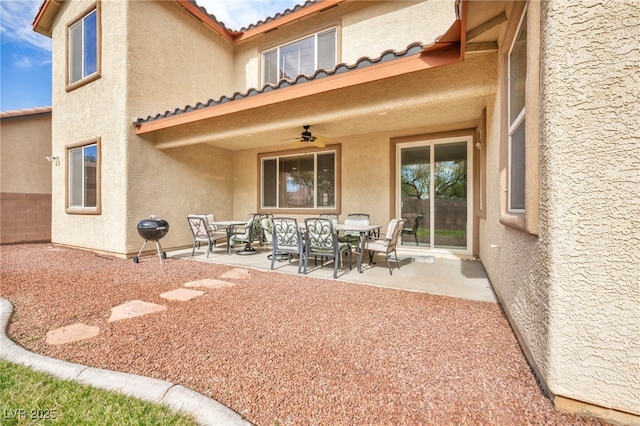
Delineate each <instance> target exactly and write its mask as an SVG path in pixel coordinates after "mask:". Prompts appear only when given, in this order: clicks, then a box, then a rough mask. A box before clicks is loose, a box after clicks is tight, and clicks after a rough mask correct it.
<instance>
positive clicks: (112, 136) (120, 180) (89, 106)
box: [51, 1, 127, 253]
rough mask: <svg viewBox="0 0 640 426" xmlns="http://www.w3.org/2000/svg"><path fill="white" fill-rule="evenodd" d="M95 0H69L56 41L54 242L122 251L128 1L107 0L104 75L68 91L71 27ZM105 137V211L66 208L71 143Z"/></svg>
mask: <svg viewBox="0 0 640 426" xmlns="http://www.w3.org/2000/svg"><path fill="white" fill-rule="evenodd" d="M93 4H95V3H94V2H89V1H73V2H65V3H64V4H63V5H62V6H61V8H60V13H59V15H58V16H57V18H56V19H57V22H58V24H57V25H56V26H55V28H54V32H53V36H52V40H53V45H52V49H53V66H52V68H53V82H52V87H53V93H52V98H53V105H55V107H54V108H55V112H54V114H53V130H52V135H53V151H54V152H59V153H60V154H61V166H60V167H55V168H54V169H53V199H52V221H53V223H52V236H51V238H52V242H54V243H60V244H65V245H72V246H80V247H86V248H91V249H98V250H102V251H107V252H116V253H118V252H122V251H123V248H124V245H123V244H124V228H125V227H126V218H125V214H124V210H125V208H126V205H125V204H124V203H123V195H124V194H125V191H126V171H125V170H126V169H125V167H124V164H125V161H124V159H125V158H126V157H125V156H126V150H125V144H124V141H125V140H126V139H127V130H126V126H125V121H126V120H127V118H126V117H125V116H124V115H123V111H125V104H126V96H125V93H126V78H125V74H124V70H126V68H127V55H126V50H125V49H121V48H120V46H124V45H126V34H127V25H126V23H127V20H126V19H124V17H125V16H126V7H127V3H126V2H107V1H104V2H101V11H100V16H101V18H100V22H101V34H102V36H101V39H102V43H101V55H100V58H101V71H100V74H101V78H99V79H97V80H95V81H92V82H90V83H88V84H86V85H83V86H80V87H77V88H76V89H74V90H71V91H69V92H67V91H66V90H65V87H66V84H65V82H66V78H67V60H68V58H67V53H66V50H67V47H66V43H67V34H66V32H67V27H68V25H70V24H72V23H73V22H75V20H76V19H79V18H81V17H82V16H83V14H84V13H86V12H88V11H89V8H90V7H91V6H92V5H93ZM98 139H99V140H100V144H101V178H102V196H101V202H102V213H101V214H100V215H84V214H68V213H67V212H66V205H65V204H66V203H65V195H66V173H67V160H68V158H67V150H66V148H67V147H68V146H69V145H72V144H77V143H80V142H84V141H90V140H98Z"/></svg>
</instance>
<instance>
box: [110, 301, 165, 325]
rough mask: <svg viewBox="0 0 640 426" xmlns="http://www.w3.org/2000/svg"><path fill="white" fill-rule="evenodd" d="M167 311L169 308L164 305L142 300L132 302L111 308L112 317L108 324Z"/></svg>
mask: <svg viewBox="0 0 640 426" xmlns="http://www.w3.org/2000/svg"><path fill="white" fill-rule="evenodd" d="M166 309H167V307H166V306H164V305H157V304H155V303H148V302H143V301H142V300H132V301H131V302H127V303H124V304H122V305H119V306H115V307H113V308H111V316H110V317H109V319H108V320H107V322H114V321H119V320H123V319H129V318H135V317H140V316H142V315H148V314H153V313H156V312H160V311H164V310H166Z"/></svg>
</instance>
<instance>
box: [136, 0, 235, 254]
mask: <svg viewBox="0 0 640 426" xmlns="http://www.w3.org/2000/svg"><path fill="white" fill-rule="evenodd" d="M129 19H130V24H129V25H130V27H129V35H128V44H127V46H128V58H129V59H128V60H129V67H128V72H127V79H128V84H127V87H128V92H127V100H128V101H127V117H129V118H131V121H129V122H128V123H125V126H126V128H127V138H128V141H127V143H126V152H127V157H128V158H130V159H132V161H130V162H128V180H127V188H128V189H127V211H126V218H127V219H126V222H127V227H126V232H127V235H126V241H127V246H126V252H127V253H135V252H137V251H138V250H139V249H140V246H141V244H142V240H141V238H140V237H139V236H138V234H137V230H136V227H135V225H136V224H137V222H138V221H140V220H141V219H143V218H145V217H147V216H149V215H150V214H155V215H156V216H157V217H159V218H162V219H165V220H167V221H168V222H169V225H170V231H169V234H168V235H167V236H166V237H165V238H164V239H163V240H162V241H161V243H162V245H163V247H167V248H169V247H175V246H181V245H185V244H190V243H191V242H192V240H193V238H192V236H191V233H190V230H189V227H188V224H187V219H186V217H187V215H188V214H190V213H214V214H215V215H216V218H217V219H229V218H230V217H231V203H232V200H231V198H232V197H231V190H232V185H231V156H230V153H229V152H228V151H226V150H223V149H218V148H214V147H212V146H209V145H195V146H191V147H188V148H186V149H183V150H167V151H163V152H161V151H158V150H157V149H156V148H155V147H154V144H153V138H146V139H145V138H141V137H138V136H136V135H135V134H134V131H135V128H134V126H133V124H132V121H133V119H134V118H135V117H146V115H147V114H150V113H151V114H153V113H154V112H159V111H165V110H167V109H169V110H173V109H174V108H176V107H184V106H185V105H187V104H189V105H193V106H195V105H196V103H197V102H205V103H206V102H207V101H208V99H210V98H216V99H217V98H218V97H219V96H220V95H222V94H228V93H230V92H231V88H232V85H231V81H232V76H233V70H232V67H233V62H232V48H231V45H230V44H229V43H228V42H226V41H225V40H223V39H222V38H221V37H220V36H219V35H217V34H216V33H215V32H214V31H212V30H211V29H209V28H207V27H206V26H204V25H202V24H201V23H200V22H198V21H197V20H196V19H195V18H194V17H193V16H191V15H190V14H188V13H187V12H186V11H185V10H183V9H182V8H181V7H179V6H178V5H177V4H176V3H175V2H130V14H129ZM181 132H182V133H185V132H186V133H188V130H185V129H183V130H181Z"/></svg>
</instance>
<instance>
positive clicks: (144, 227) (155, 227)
mask: <svg viewBox="0 0 640 426" xmlns="http://www.w3.org/2000/svg"><path fill="white" fill-rule="evenodd" d="M137 229H138V234H139V235H140V236H141V237H142V238H144V244H143V245H142V248H140V251H139V252H138V255H137V256H134V257H133V261H134V262H135V263H138V262H139V261H140V254H141V253H142V250H144V247H145V246H146V245H147V241H153V242H155V243H156V249H157V250H158V257H160V263H162V259H166V258H167V253H165V252H163V251H162V247H161V246H160V242H159V240H160V239H161V238H162V237H164V236H165V235H167V233H168V232H169V223H168V222H167V221H166V220H162V219H156V217H155V216H151V217H150V218H149V219H144V220H141V221H140V222H138V226H137Z"/></svg>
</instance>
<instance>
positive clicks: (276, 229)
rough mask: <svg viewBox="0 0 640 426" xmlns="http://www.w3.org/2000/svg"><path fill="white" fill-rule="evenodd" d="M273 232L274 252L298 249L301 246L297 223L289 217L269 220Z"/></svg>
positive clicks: (300, 235)
mask: <svg viewBox="0 0 640 426" xmlns="http://www.w3.org/2000/svg"><path fill="white" fill-rule="evenodd" d="M270 220H271V223H272V230H273V247H274V251H276V252H277V251H278V249H296V250H297V249H299V248H300V247H301V244H302V234H301V232H300V228H299V227H298V221H297V220H296V219H294V218H291V217H274V218H271V219H270Z"/></svg>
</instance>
